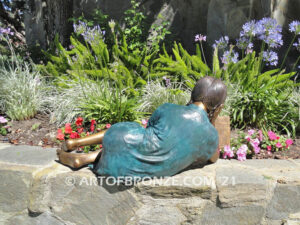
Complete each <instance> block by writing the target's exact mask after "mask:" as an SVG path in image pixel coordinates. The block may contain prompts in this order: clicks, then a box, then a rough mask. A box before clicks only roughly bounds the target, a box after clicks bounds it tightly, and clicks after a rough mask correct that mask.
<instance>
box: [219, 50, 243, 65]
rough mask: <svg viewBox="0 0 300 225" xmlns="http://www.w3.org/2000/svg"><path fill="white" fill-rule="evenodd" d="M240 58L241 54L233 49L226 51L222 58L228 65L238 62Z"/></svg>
mask: <svg viewBox="0 0 300 225" xmlns="http://www.w3.org/2000/svg"><path fill="white" fill-rule="evenodd" d="M238 58H239V54H238V53H237V52H235V51H233V50H231V51H225V52H224V54H223V56H222V58H221V60H222V63H223V64H224V65H228V64H229V63H237V62H238Z"/></svg>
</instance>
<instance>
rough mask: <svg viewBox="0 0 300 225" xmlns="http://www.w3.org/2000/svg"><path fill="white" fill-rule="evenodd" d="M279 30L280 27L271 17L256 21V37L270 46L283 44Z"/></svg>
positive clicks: (275, 46) (280, 29)
mask: <svg viewBox="0 0 300 225" xmlns="http://www.w3.org/2000/svg"><path fill="white" fill-rule="evenodd" d="M281 31H282V27H281V26H279V25H278V24H277V21H276V20H275V19H272V18H262V19H261V20H259V21H258V22H257V23H256V33H257V37H258V39H260V40H262V41H264V42H266V43H267V44H268V45H269V47H271V48H277V47H280V46H281V45H283V41H282V35H281Z"/></svg>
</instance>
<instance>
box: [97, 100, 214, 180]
mask: <svg viewBox="0 0 300 225" xmlns="http://www.w3.org/2000/svg"><path fill="white" fill-rule="evenodd" d="M217 147H218V132H217V130H216V129H215V128H214V127H213V125H212V124H211V123H210V122H209V119H208V117H207V113H206V112H205V111H204V110H203V109H201V108H200V107H198V106H196V105H194V104H191V105H188V106H181V105H175V104H170V103H167V104H163V105H161V106H160V107H158V108H157V110H156V111H155V112H154V113H153V114H152V116H151V118H150V119H149V122H148V125H147V128H144V127H142V126H141V125H139V124H138V123H135V122H122V123H117V124H115V125H113V126H112V127H111V128H110V129H108V131H107V132H106V133H105V135H104V138H103V148H104V150H103V152H102V155H101V158H100V159H99V161H98V162H97V163H96V165H95V167H94V171H95V172H96V173H97V174H99V175H105V176H113V177H126V176H129V177H140V178H143V177H162V176H171V175H174V174H176V173H178V172H179V171H181V170H183V169H185V168H186V167H188V166H189V165H191V164H192V163H193V162H195V161H202V162H206V161H207V160H208V159H210V158H211V157H212V156H213V154H214V153H215V151H216V149H217Z"/></svg>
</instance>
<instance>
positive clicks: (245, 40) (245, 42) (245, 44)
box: [236, 37, 253, 50]
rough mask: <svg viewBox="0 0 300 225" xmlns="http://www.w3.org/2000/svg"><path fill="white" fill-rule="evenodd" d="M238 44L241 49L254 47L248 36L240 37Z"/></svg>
mask: <svg viewBox="0 0 300 225" xmlns="http://www.w3.org/2000/svg"><path fill="white" fill-rule="evenodd" d="M236 46H237V47H238V48H239V49H242V50H244V49H252V48H253V43H252V42H250V40H249V39H248V38H246V37H241V38H239V39H237V40H236Z"/></svg>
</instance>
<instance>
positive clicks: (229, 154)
mask: <svg viewBox="0 0 300 225" xmlns="http://www.w3.org/2000/svg"><path fill="white" fill-rule="evenodd" d="M227 157H228V158H233V157H234V153H233V151H232V150H231V148H230V146H229V145H225V146H224V154H223V158H224V159H227Z"/></svg>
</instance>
